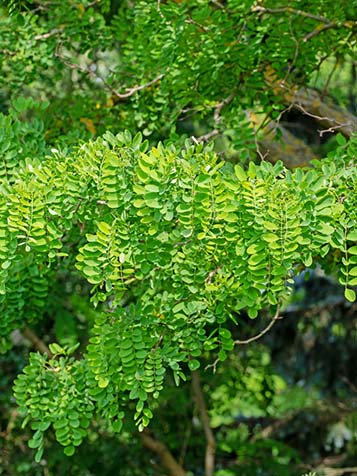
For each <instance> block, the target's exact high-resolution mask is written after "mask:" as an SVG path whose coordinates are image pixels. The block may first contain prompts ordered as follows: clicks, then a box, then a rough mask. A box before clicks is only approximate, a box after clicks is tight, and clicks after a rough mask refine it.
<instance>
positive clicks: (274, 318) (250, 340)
mask: <svg viewBox="0 0 357 476" xmlns="http://www.w3.org/2000/svg"><path fill="white" fill-rule="evenodd" d="M279 312H280V308H279V306H278V309H277V310H276V313H275V315H274V317H273V318H272V320H271V321H270V322H269V324H268V325H267V326H266V327H264V329H263V330H262V331H260V332H259V334H257V335H255V336H253V337H249V339H244V340H239V339H237V340H235V341H234V344H235V345H245V344H250V343H251V342H254V341H255V340H258V339H260V338H261V337H263V336H264V335H265V334H266V333H267V332H269V331H270V329H271V328H272V327H273V326H274V324H275V323H276V322H277V321H279V320H281V319H283V318H282V316H280V315H279Z"/></svg>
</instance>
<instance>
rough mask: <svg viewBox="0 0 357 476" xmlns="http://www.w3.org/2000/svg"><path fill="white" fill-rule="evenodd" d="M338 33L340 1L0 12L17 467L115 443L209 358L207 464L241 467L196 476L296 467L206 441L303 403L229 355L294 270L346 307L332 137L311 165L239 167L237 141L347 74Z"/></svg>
mask: <svg viewBox="0 0 357 476" xmlns="http://www.w3.org/2000/svg"><path fill="white" fill-rule="evenodd" d="M355 29H356V22H355V11H354V7H353V5H352V2H340V3H339V4H336V2H333V1H332V0H328V1H326V0H314V1H303V2H301V1H293V2H289V6H287V5H286V2H283V1H278V2H277V1H276V0H274V1H273V0H271V1H270V0H266V1H262V2H253V1H252V0H244V1H237V0H227V1H222V2H220V1H212V2H207V1H202V0H199V1H196V0H195V1H193V0H184V1H178V0H177V1H161V2H160V1H158V2H156V1H136V2H130V1H122V2H118V1H116V0H112V1H109V0H106V1H94V2H93V1H90V0H80V1H73V0H64V1H61V2H39V1H37V0H28V1H20V0H11V1H9V2H5V3H4V4H3V5H1V6H0V33H1V34H0V54H1V55H2V61H1V64H0V90H1V97H0V109H1V111H2V113H1V114H0V312H1V320H0V350H1V352H5V351H8V350H9V349H10V348H11V346H12V344H13V343H14V342H15V343H16V331H18V330H19V329H20V330H22V329H25V328H26V327H27V326H29V327H31V328H36V327H37V329H41V333H42V334H43V335H44V340H45V341H46V342H48V341H50V340H56V341H57V342H53V343H52V344H50V345H49V351H50V352H49V354H50V353H51V355H40V354H39V353H32V354H31V355H30V357H29V361H28V364H27V365H26V366H25V367H24V369H23V372H22V373H20V375H19V376H18V377H17V379H16V380H15V384H14V394H15V397H16V401H17V404H18V405H19V408H20V413H21V415H22V416H24V417H25V421H24V425H26V424H29V427H30V428H31V430H32V431H33V435H32V437H31V439H30V440H29V446H30V448H31V449H33V450H35V451H36V457H35V458H36V461H37V462H41V461H43V451H44V441H45V437H44V435H45V434H46V435H49V436H46V440H47V444H48V445H49V446H51V445H52V444H53V442H52V439H53V438H55V439H56V440H57V441H58V442H59V443H60V445H61V446H63V447H64V452H65V454H66V455H68V456H71V455H73V454H74V452H75V449H76V447H78V446H79V445H81V444H82V442H83V440H84V439H85V438H87V437H89V442H88V443H84V442H83V443H84V444H88V445H90V444H92V443H93V441H96V442H97V446H99V445H100V442H98V438H99V437H98V434H97V433H98V431H97V427H96V426H95V425H97V426H98V427H100V431H101V432H103V434H105V435H106V436H107V435H113V434H115V435H117V436H116V438H118V439H120V438H121V440H120V441H122V442H123V445H124V444H126V448H128V447H129V446H130V445H129V444H128V440H129V442H130V443H131V440H132V439H133V438H134V439H135V438H136V437H133V435H134V434H135V433H134V431H135V430H133V428H138V429H139V430H144V429H145V428H146V427H147V426H148V425H149V423H150V421H151V420H152V419H153V416H154V414H155V412H156V416H157V415H158V414H159V413H160V411H161V409H162V408H163V407H165V405H166V402H167V400H165V398H167V394H169V393H170V392H171V391H172V387H174V386H177V385H179V384H181V385H183V386H184V388H185V389H186V390H185V391H186V392H187V386H185V381H186V379H187V376H189V375H190V372H192V371H196V370H198V369H199V368H200V367H201V366H202V364H203V363H204V362H206V360H207V359H208V361H209V362H212V360H214V359H215V358H217V361H216V362H215V364H213V365H214V368H216V367H215V366H216V364H217V362H219V364H220V365H221V366H222V367H221V368H222V369H224V370H225V375H226V376H227V375H229V382H228V384H227V382H222V381H220V379H221V374H220V370H219V371H218V372H217V374H216V378H217V381H218V384H217V386H216V388H215V389H214V390H213V391H212V392H211V396H210V400H211V401H210V403H211V416H212V422H214V424H216V425H217V428H219V429H218V430H217V439H218V448H219V451H221V452H222V453H223V454H225V455H227V454H234V455H235V457H238V458H239V459H240V461H243V462H244V465H243V466H244V470H242V471H245V473H243V472H242V471H241V469H242V468H238V469H237V470H236V468H234V470H231V469H227V468H221V469H220V470H219V471H218V473H217V474H221V475H222V476H223V474H226V475H228V474H233V473H232V471H235V472H237V471H239V472H240V473H242V474H247V475H249V476H250V475H252V474H257V471H256V462H255V459H257V460H264V462H265V463H264V465H263V466H264V467H263V468H262V472H261V474H274V475H275V474H281V475H285V474H288V470H287V467H288V465H289V464H292V463H293V462H296V461H298V456H297V454H296V452H295V451H294V450H292V449H291V448H289V447H287V445H284V444H282V443H280V442H278V441H276V440H274V439H269V440H266V441H263V440H260V441H258V442H253V443H252V440H251V434H250V430H249V428H248V426H245V425H244V424H242V425H240V426H239V428H235V429H229V430H227V429H226V428H223V429H222V428H221V426H224V424H234V418H235V417H236V414H238V413H239V411H242V408H244V409H245V410H246V412H247V413H248V414H250V415H254V416H257V415H258V416H261V415H263V414H268V415H270V416H274V417H277V418H278V417H281V416H283V415H285V414H287V413H289V412H291V411H293V410H294V409H296V408H298V407H299V408H301V407H304V406H305V405H306V402H308V401H309V402H311V401H312V400H313V399H314V396H315V394H314V393H312V396H311V395H310V397H311V398H310V400H309V398H308V396H307V395H306V392H304V391H302V390H301V389H299V388H298V387H296V386H293V387H292V388H287V387H286V386H287V383H286V380H285V379H283V378H282V377H281V376H280V375H278V373H277V371H276V370H274V369H273V366H272V364H271V360H270V357H269V354H268V352H267V351H266V350H264V349H261V350H260V351H259V353H258V354H257V353H256V352H252V353H251V354H249V353H248V356H246V358H245V360H244V361H242V362H243V363H244V362H245V363H244V365H246V367H244V368H243V363H242V362H240V363H239V364H237V363H236V362H234V361H233V360H231V359H232V357H231V355H232V350H233V349H234V348H235V346H236V345H237V339H238V337H240V335H241V331H242V322H243V321H244V318H245V317H246V314H247V315H248V316H249V318H251V319H254V318H256V317H257V316H258V314H259V312H260V311H268V312H270V313H272V314H275V313H276V312H277V311H279V309H281V307H283V306H284V305H285V303H287V302H288V299H289V296H290V295H291V293H292V289H293V279H294V277H296V276H297V275H299V273H301V272H302V271H303V270H305V269H306V268H314V267H319V268H320V267H321V268H322V269H324V270H325V271H326V273H329V274H331V275H335V276H337V278H338V280H339V282H340V283H341V285H342V286H343V289H344V294H345V297H346V299H347V300H348V301H350V302H351V303H352V302H354V301H355V299H356V292H355V289H356V288H355V287H356V286H357V246H356V241H357V232H356V223H357V215H356V214H357V212H356V210H357V171H356V170H357V169H356V145H357V140H356V137H352V138H351V139H350V140H349V141H348V142H347V140H346V139H345V138H344V137H343V136H342V135H336V136H335V137H334V142H333V143H332V145H331V143H329V144H328V146H327V147H326V150H328V151H329V154H328V157H327V158H326V159H324V160H322V161H321V162H317V161H316V162H315V163H313V164H312V166H311V168H309V169H295V170H293V171H291V170H288V169H287V168H286V167H285V166H284V165H283V164H282V163H281V162H277V163H275V165H272V164H270V163H268V162H266V161H265V160H261V161H260V163H259V164H257V162H258V160H257V154H256V148H257V140H258V139H259V138H260V134H261V133H262V131H263V130H264V124H265V120H266V118H267V117H270V118H272V119H274V120H279V119H280V117H281V115H280V113H281V112H282V111H283V110H284V109H285V107H286V101H287V100H286V97H284V91H285V89H286V88H285V86H287V88H290V87H291V88H292V91H295V90H297V89H298V88H300V87H304V86H306V85H307V84H308V82H309V81H310V80H313V79H316V78H318V79H319V73H320V71H323V68H324V66H322V68H320V67H321V65H324V64H325V61H327V62H329V63H328V64H330V62H331V61H332V60H335V59H336V60H339V61H340V60H341V58H344V57H345V55H347V54H348V55H350V58H353V54H354V52H355V49H356V42H355V35H354V33H355ZM352 63H353V61H352V60H351V65H352ZM344 74H347V73H346V72H345V73H344ZM351 75H352V76H353V74H352V73H351ZM325 76H326V75H325ZM329 80H330V76H329V77H328V78H327V79H326V80H324V81H323V82H322V83H321V84H324V87H325V84H326V86H327V85H328V82H329ZM277 84H279V85H280V86H279V87H278V88H277ZM281 86H284V87H281ZM347 94H348V92H347V91H345V92H344V95H345V98H344V102H345V103H346V102H347V101H346V96H347ZM342 102H343V101H342ZM254 115H257V116H259V118H260V117H261V118H263V119H262V121H261V123H260V119H259V120H258V123H259V126H257V124H256V123H255V120H254V119H252V116H254ZM264 118H265V119H264ZM336 124H339V125H341V124H340V122H339V121H337V122H336ZM337 127H339V126H337ZM119 131H125V132H119ZM138 131H139V132H138ZM190 136H194V137H193V138H190V139H188V137H190ZM195 136H196V138H195ZM198 136H202V137H201V138H197V137H198ZM218 136H219V137H220V138H219V140H218V141H217V144H210V145H205V146H204V145H203V142H205V141H206V140H207V139H208V138H210V137H218ZM149 141H150V142H149ZM232 155H233V156H234V157H235V159H236V161H235V162H236V163H231V162H229V161H226V160H224V159H225V158H227V156H232ZM260 158H262V155H261V154H260ZM250 325H252V327H253V325H254V323H253V322H252V321H251V322H250ZM339 329H340V328H339V327H338V326H337V327H335V333H338V332H339ZM22 364H23V363H22V362H21V364H20V363H18V364H17V368H18V367H22V366H23V365H22ZM231 364H232V367H233V369H231V368H230V366H231ZM252 369H254V370H252ZM16 373H17V370H16V371H14V372H13V374H16ZM226 378H228V377H226ZM217 381H216V383H217ZM232 382H233V383H234V384H232ZM9 385H10V384H9V382H8V381H6V382H5V386H6V387H8V386H9ZM165 392H166V394H165ZM182 398H183V397H182ZM224 399H226V400H227V401H226V403H224ZM187 400H188V397H187V395H186V400H185V401H187ZM162 402H164V404H163V406H162V407H160V405H161V404H162ZM238 409H239V411H238ZM175 411H176V409H175ZM190 418H191V416H190ZM174 419H175V420H176V421H177V415H176V413H175V416H174V417H172V420H174ZM227 422H228V423H227ZM179 423H180V424H181V422H179ZM91 425H94V429H93V427H92V426H91ZM168 426H170V424H169V423H168V422H167V421H165V419H163V428H166V427H168ZM128 435H129V436H128ZM96 438H97V439H96ZM175 439H177V438H176V436H175V438H173V441H172V442H171V443H172V444H173V446H174V447H175V448H176V449H177V448H178V446H177V442H176V443H175ZM197 440H198V442H197V446H198V447H199V448H201V447H202V448H203V444H202V441H201V440H199V439H198V438H197ZM175 445H176V446H175ZM124 446H125V445H124ZM51 448H53V446H51ZM109 453H110V454H112V450H111V451H109ZM123 453H125V451H123ZM268 454H270V456H269V458H268V457H267V455H268ZM122 456H123V458H124V456H125V455H124V454H123V455H122ZM252 461H254V465H255V466H254V465H253V466H254V467H253V466H252V464H251V462H252ZM79 466H80V465H79ZM19 467H20V466H19ZM108 467H109V466H108ZM110 467H111V466H110ZM82 469H83V468H80V469H77V467H76V469H75V471H77V472H78V474H79V471H82ZM116 469H117V468H114V469H113V471H115V470H116ZM27 470H29V468H28V467H27V466H26V465H25V466H23V467H22V469H19V470H18V471H19V473H20V472H21V471H27ZM141 470H142V468H141V467H140V465H139V464H138V465H137V466H135V468H134V469H133V473H132V474H134V473H135V474H142V471H141ZM64 471H65V470H64ZM85 471H86V469H83V473H81V474H84V473H85ZM88 471H89V470H88ZM108 471H109V470H108ZM0 472H1V469H0ZM86 474H87V473H86ZM88 474H89V472H88Z"/></svg>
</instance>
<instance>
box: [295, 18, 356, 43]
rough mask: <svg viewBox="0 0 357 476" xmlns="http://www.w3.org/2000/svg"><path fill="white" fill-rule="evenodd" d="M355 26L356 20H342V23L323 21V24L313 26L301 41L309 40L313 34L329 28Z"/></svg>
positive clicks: (349, 27)
mask: <svg viewBox="0 0 357 476" xmlns="http://www.w3.org/2000/svg"><path fill="white" fill-rule="evenodd" d="M356 26H357V22H350V21H346V22H343V23H336V22H333V21H332V22H330V23H325V24H324V25H320V26H318V27H317V28H315V29H314V30H312V31H311V32H310V33H308V34H307V35H306V36H305V37H304V38H303V41H304V42H306V41H309V40H311V38H313V37H314V36H317V35H319V34H320V33H322V32H323V31H326V30H330V29H332V28H348V29H353V28H355V27H356Z"/></svg>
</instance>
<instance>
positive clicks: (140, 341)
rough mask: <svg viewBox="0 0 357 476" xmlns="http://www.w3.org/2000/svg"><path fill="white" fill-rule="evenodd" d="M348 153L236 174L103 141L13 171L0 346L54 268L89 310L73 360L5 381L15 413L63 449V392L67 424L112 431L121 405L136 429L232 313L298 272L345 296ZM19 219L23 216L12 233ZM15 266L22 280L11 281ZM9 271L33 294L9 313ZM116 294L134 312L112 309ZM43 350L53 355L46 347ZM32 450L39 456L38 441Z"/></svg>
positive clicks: (215, 340) (273, 297)
mask: <svg viewBox="0 0 357 476" xmlns="http://www.w3.org/2000/svg"><path fill="white" fill-rule="evenodd" d="M144 150H146V151H145V152H144ZM354 150H355V144H354V142H350V143H349V144H348V145H342V146H341V148H340V150H339V152H338V158H337V157H336V155H334V160H333V161H331V160H329V159H326V160H325V161H324V162H323V163H321V164H320V163H317V164H316V166H315V168H314V169H310V170H308V171H305V172H304V171H301V170H300V169H298V170H296V171H294V172H291V171H288V170H286V169H285V168H284V167H283V166H282V164H280V163H277V164H276V165H275V166H272V165H271V164H268V163H262V164H261V165H260V166H256V165H254V164H251V165H250V167H249V169H248V170H247V171H244V170H243V169H242V168H241V167H240V166H238V165H236V166H235V167H232V166H230V165H229V164H225V163H224V162H221V161H219V160H218V159H217V156H216V155H215V153H214V152H212V151H211V150H210V148H207V149H204V148H202V146H196V147H193V146H191V145H189V144H187V146H186V148H185V149H182V150H176V149H175V148H174V146H168V147H164V146H163V145H161V144H159V146H158V147H157V148H155V147H154V148H152V149H149V150H147V144H146V143H145V142H144V143H141V138H140V136H139V135H137V136H135V137H134V138H133V139H131V137H130V134H128V133H125V134H119V135H117V136H114V135H112V134H110V133H107V134H106V135H105V137H104V138H103V139H98V140H97V141H96V142H93V143H88V144H86V145H83V146H81V147H79V148H78V149H77V150H76V151H73V153H72V154H71V156H65V155H61V154H60V153H56V154H55V155H54V156H48V157H47V158H46V159H44V160H43V161H41V162H40V163H33V164H31V163H29V164H28V166H27V167H26V168H25V169H24V170H23V171H21V170H20V171H19V172H18V174H17V177H16V178H14V179H13V183H12V184H9V185H8V186H7V187H6V188H5V189H4V194H3V195H4V201H6V202H7V203H8V204H10V206H8V207H7V208H6V209H4V210H3V215H2V217H1V221H2V222H3V223H7V224H8V226H9V230H8V234H7V235H6V236H5V240H4V250H11V253H10V252H9V251H8V252H7V254H6V256H4V258H3V263H9V265H8V266H5V271H6V273H7V276H6V277H5V276H4V278H3V279H4V281H3V286H4V294H3V304H2V305H3V308H2V312H3V315H4V317H5V319H4V323H5V328H4V331H3V332H4V334H3V336H4V338H5V337H6V335H7V334H8V333H9V331H10V330H11V329H12V328H14V327H15V326H17V325H18V322H19V319H20V320H21V319H28V318H29V317H30V318H31V314H29V311H28V308H30V309H33V308H34V307H33V306H35V308H34V309H36V312H37V315H40V314H41V311H40V310H39V309H38V307H36V306H38V305H40V306H45V302H46V301H45V296H46V294H47V293H46V287H44V288H43V286H46V285H47V286H48V285H49V281H50V280H51V279H53V278H52V276H53V274H52V273H53V272H54V271H55V269H56V268H57V267H58V266H61V263H62V265H63V264H64V265H65V266H68V265H70V266H72V269H73V268H74V267H76V268H77V269H78V270H79V271H80V272H81V274H82V276H83V277H84V278H85V279H86V280H87V281H88V283H90V284H91V287H92V291H91V292H92V301H93V302H94V304H95V305H100V306H101V308H102V309H103V310H102V311H100V312H98V314H97V318H96V322H95V325H94V327H93V331H92V337H91V338H90V341H89V345H88V347H87V351H86V354H85V355H84V358H83V359H82V360H79V361H78V360H73V358H70V357H63V356H61V357H59V359H58V360H57V359H56V360H53V359H51V360H50V361H49V362H48V361H47V359H46V358H45V357H43V356H39V355H36V354H35V355H34V356H33V357H32V358H31V360H30V363H29V366H27V367H26V368H25V370H24V374H23V375H21V376H20V377H19V378H18V380H17V381H16V384H15V395H16V398H17V401H18V403H19V405H20V407H21V408H22V409H23V411H24V412H25V413H26V414H28V416H29V417H30V418H31V419H32V420H33V421H34V423H35V425H37V424H39V423H40V422H45V423H46V424H47V423H48V424H53V426H54V428H55V429H56V437H57V438H58V439H59V441H60V443H61V444H63V445H65V446H66V447H67V448H68V449H66V452H67V454H69V453H68V452H72V451H73V450H72V447H74V446H76V445H77V444H79V443H80V442H81V440H82V438H83V436H84V434H85V426H73V428H72V426H71V424H72V423H71V419H69V421H67V420H68V418H69V416H68V417H66V418H67V420H65V421H64V420H63V418H64V416H63V415H62V412H64V413H65V412H66V411H67V410H63V409H64V408H67V409H68V408H69V407H68V402H67V399H68V398H69V397H68V395H76V398H74V397H73V399H72V397H71V401H72V404H71V405H73V411H75V412H77V413H78V419H80V418H82V417H83V418H84V419H85V422H87V421H88V420H89V419H90V416H91V412H92V411H94V409H96V410H95V411H97V412H99V414H100V415H102V416H103V417H104V418H105V419H106V420H107V421H108V422H109V423H110V425H111V426H112V428H113V429H114V430H115V431H119V430H120V428H121V426H122V419H123V417H124V412H125V408H126V407H127V406H128V402H129V401H131V400H133V401H134V402H136V403H135V405H136V412H135V415H134V419H135V421H136V423H137V425H138V426H139V428H143V427H145V426H147V424H148V423H149V421H150V419H151V417H152V415H153V413H152V409H153V407H152V404H153V402H154V401H155V399H157V398H158V396H159V394H160V392H161V390H162V388H163V379H164V375H165V372H166V371H167V370H168V369H170V370H171V371H172V372H173V373H174V376H175V380H176V381H177V383H178V381H179V379H180V378H184V373H185V372H184V370H185V366H184V363H185V362H187V363H188V366H189V368H190V369H191V370H195V369H196V368H197V367H198V366H199V360H197V357H200V356H201V355H202V353H203V352H205V351H212V350H214V349H217V350H219V351H220V352H219V358H220V359H221V360H225V358H226V352H227V351H230V350H232V348H233V347H234V341H233V338H232V335H231V332H230V331H229V330H228V329H227V328H226V326H227V325H229V320H230V319H233V320H234V321H235V320H236V319H237V313H238V314H239V311H240V310H242V309H245V310H247V312H248V314H249V315H250V317H255V316H256V315H257V313H258V311H259V310H260V309H263V308H266V307H269V306H272V307H273V308H274V307H276V306H277V305H278V304H279V303H280V302H282V300H284V299H285V298H286V296H288V295H289V293H290V292H291V286H290V283H291V278H292V276H293V274H294V273H297V272H299V270H301V269H303V268H304V267H305V266H309V267H310V266H311V265H313V264H317V263H319V264H320V265H321V266H323V267H326V269H329V270H330V271H335V272H339V273H340V281H341V282H342V284H344V285H345V286H346V288H345V289H346V290H345V294H346V297H347V298H348V299H350V300H353V299H354V292H353V290H352V289H351V288H350V287H348V286H350V285H354V280H355V269H356V266H355V259H354V256H355V254H356V253H355V250H354V248H355V246H354V245H353V240H354V239H355V226H356V217H355V213H356V199H357V181H356V167H355V164H354V159H353V154H354ZM59 159H60V160H59ZM113 171H116V173H113ZM321 172H323V175H322V174H321ZM51 184H55V185H54V186H51ZM49 185H50V186H49ZM15 191H16V192H15ZM15 197H16V199H15ZM25 215H26V216H29V217H32V219H31V220H26V222H24V221H23V218H22V217H23V216H25ZM45 217H47V219H46V218H45ZM78 223H81V224H83V226H82V227H78ZM80 228H83V229H85V230H86V231H87V233H83V232H82V231H81V229H80ZM74 237H76V240H77V243H78V244H77V246H76V249H77V251H76V252H75V254H74V256H73V251H72V256H73V258H72V259H71V260H70V261H68V259H67V258H66V256H67V255H68V250H67V248H66V242H67V241H70V242H73V238H74ZM12 243H13V245H12ZM5 245H6V246H5ZM331 257H333V260H331ZM74 258H75V261H74ZM64 259H65V261H63V260H64ZM29 260H30V261H31V260H32V261H33V262H34V263H36V264H37V267H36V268H34V270H35V271H34V274H31V268H29V267H28V268H27V269H28V271H27V272H26V271H25V263H26V266H28V265H27V263H28V262H29ZM42 263H43V264H42ZM41 264H42V265H41ZM19 266H20V267H21V269H22V272H21V279H22V280H23V283H26V284H27V283H28V281H29V279H30V280H31V279H32V281H33V280H35V279H36V280H37V281H35V282H36V283H37V285H35V286H31V290H32V294H31V293H29V291H28V290H27V289H24V293H26V305H25V307H24V308H23V309H19V308H17V309H16V314H15V312H14V311H12V310H11V307H10V308H9V306H8V303H9V302H11V292H12V291H13V289H12V286H11V283H12V281H11V279H12V278H14V277H17V279H19V277H18V274H19V271H18V269H19V268H18V267H19ZM3 267H4V266H3ZM41 267H43V271H42V269H41ZM67 269H68V268H67ZM40 270H41V271H40ZM73 271H74V269H73ZM243 277H244V278H243ZM30 282H31V281H30ZM42 283H44V284H43V285H42ZM23 285H24V284H23ZM8 290H9V291H8ZM16 290H18V288H16ZM123 299H129V301H133V304H131V305H129V306H124V307H123V304H122V303H123V301H122V300H123ZM100 303H104V304H100ZM9 309H10V310H9ZM34 312H35V311H34ZM15 315H16V319H15ZM51 350H52V352H53V353H55V354H61V353H62V349H61V348H59V347H58V346H57V344H53V348H52V349H51ZM34 375H37V377H36V379H34V378H33V376H34ZM254 378H256V376H255V377H254ZM247 385H250V384H249V383H247ZM38 394H41V395H44V398H45V399H46V401H47V400H48V401H49V402H51V404H50V405H49V406H46V405H44V401H42V398H39V397H38ZM55 396H58V397H56V398H55ZM61 409H62V410H61ZM71 409H72V407H71ZM62 424H63V427H62ZM58 425H59V426H58ZM75 425H77V420H75ZM76 428H78V429H76ZM35 429H36V428H35ZM75 429H76V430H75ZM36 430H37V431H38V429H36ZM59 430H61V431H59ZM41 431H42V430H41ZM36 435H39V433H36ZM37 438H38V439H37ZM31 444H33V445H35V444H36V445H38V446H36V448H39V450H38V451H39V454H41V451H42V433H41V438H40V436H36V438H35V440H34V441H33V443H31ZM38 457H39V456H38Z"/></svg>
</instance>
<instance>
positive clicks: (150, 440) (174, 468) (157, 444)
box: [140, 429, 187, 476]
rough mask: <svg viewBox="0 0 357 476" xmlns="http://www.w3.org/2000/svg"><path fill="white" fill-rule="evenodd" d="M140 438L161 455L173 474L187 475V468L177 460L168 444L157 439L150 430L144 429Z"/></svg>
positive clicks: (165, 465) (163, 462)
mask: <svg viewBox="0 0 357 476" xmlns="http://www.w3.org/2000/svg"><path fill="white" fill-rule="evenodd" d="M140 439H141V441H142V443H143V445H144V446H145V447H146V448H148V449H149V450H151V451H153V452H154V453H156V454H157V455H158V456H159V458H160V460H161V462H162V465H163V466H164V467H165V468H166V469H167V470H168V471H169V472H170V475H171V476H186V474H187V473H186V471H185V469H184V468H183V467H182V466H181V465H180V464H179V463H178V462H177V461H176V459H175V458H174V457H173V455H172V454H171V452H170V450H169V449H168V448H167V446H166V445H165V444H164V443H162V442H161V441H158V440H156V439H155V438H154V437H153V436H152V435H151V433H150V432H149V430H147V429H145V430H144V431H142V432H141V433H140Z"/></svg>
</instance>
